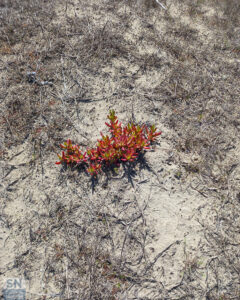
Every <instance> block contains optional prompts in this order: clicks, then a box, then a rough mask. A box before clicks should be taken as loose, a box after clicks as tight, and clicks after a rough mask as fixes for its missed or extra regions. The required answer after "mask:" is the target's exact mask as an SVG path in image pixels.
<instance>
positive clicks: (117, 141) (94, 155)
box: [56, 110, 161, 176]
mask: <svg viewBox="0 0 240 300" xmlns="http://www.w3.org/2000/svg"><path fill="white" fill-rule="evenodd" d="M108 119H109V121H110V124H109V123H105V124H106V125H107V126H108V127H109V130H110V133H111V137H110V136H108V135H103V134H102V133H101V136H102V139H101V140H98V143H97V146H96V148H92V149H88V150H87V151H86V152H84V153H83V152H81V150H80V148H79V146H78V145H73V144H72V142H71V140H67V142H65V143H64V144H63V145H62V144H61V145H60V147H61V148H62V149H65V150H66V151H65V152H64V151H62V155H59V154H58V157H59V160H60V161H59V162H56V164H61V163H67V164H75V165H79V164H85V165H86V166H87V171H88V173H89V174H90V175H92V176H96V175H97V174H98V173H99V171H100V170H101V169H102V167H103V166H104V165H106V166H108V165H112V164H117V165H119V163H120V162H121V161H124V162H125V161H134V160H135V159H136V158H137V157H138V155H139V153H140V152H141V151H142V150H147V149H150V145H151V143H152V142H154V141H155V139H156V137H157V136H159V135H160V134H161V132H157V130H156V127H155V125H152V126H151V127H150V128H148V127H147V126H146V125H142V126H139V125H134V124H132V123H129V124H128V125H127V126H125V127H122V124H121V123H119V121H118V120H117V117H116V115H115V111H114V110H111V111H110V113H109V115H108Z"/></svg>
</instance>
